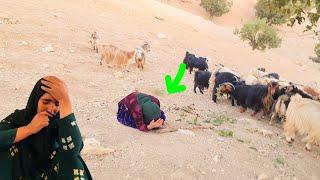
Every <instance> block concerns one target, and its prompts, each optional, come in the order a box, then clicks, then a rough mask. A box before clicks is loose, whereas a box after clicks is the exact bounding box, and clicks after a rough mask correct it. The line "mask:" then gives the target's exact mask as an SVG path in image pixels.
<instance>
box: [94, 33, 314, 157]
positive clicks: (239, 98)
mask: <svg viewBox="0 0 320 180" xmlns="http://www.w3.org/2000/svg"><path fill="white" fill-rule="evenodd" d="M90 42H91V45H92V48H93V50H95V51H96V52H97V53H98V51H100V50H98V49H101V52H100V54H101V61H100V64H101V65H102V62H106V63H107V64H115V65H117V66H118V67H119V68H122V69H124V68H126V69H127V66H128V63H129V62H130V59H134V60H135V62H136V64H137V66H138V68H141V69H143V65H144V63H145V56H146V52H148V51H149V50H150V46H149V44H148V43H145V44H143V46H142V47H139V48H136V49H135V50H134V51H124V50H121V49H119V48H117V47H115V46H113V45H98V37H97V33H96V32H94V33H93V34H91V40H90ZM183 63H185V64H186V67H187V69H189V73H190V74H191V73H192V71H193V69H198V70H197V71H195V75H194V92H195V93H196V89H197V88H198V89H199V91H200V92H201V93H202V94H203V90H204V89H205V88H206V89H208V88H209V84H210V82H214V85H213V89H212V100H213V101H214V102H215V103H217V100H218V97H220V96H222V95H223V94H226V95H227V97H228V99H230V101H231V105H232V106H235V105H237V106H240V112H241V113H243V112H245V111H246V110H247V108H250V109H252V110H253V113H252V114H251V115H252V116H255V115H256V114H257V113H259V112H260V111H261V110H262V111H263V115H262V118H265V117H266V116H269V117H270V124H271V125H272V124H274V123H275V121H276V120H280V121H279V122H280V123H282V124H283V129H284V134H285V137H286V140H287V142H289V143H292V142H293V141H294V139H295V134H296V132H298V133H299V134H301V135H305V137H304V138H303V139H302V141H303V142H306V146H305V149H306V150H308V151H310V150H311V145H313V144H314V145H320V93H319V92H317V90H315V89H313V88H311V87H308V86H302V85H298V84H295V83H293V82H290V81H288V80H285V79H283V78H280V76H279V74H277V73H266V69H265V68H263V67H261V68H257V69H253V70H252V71H251V73H250V74H248V75H245V76H239V75H238V74H237V73H236V72H234V71H233V70H231V69H230V68H227V67H225V66H223V65H222V64H219V65H216V70H215V72H213V73H212V72H210V71H209V67H208V60H207V58H203V57H196V56H195V55H194V54H191V53H189V52H188V51H187V52H186V55H185V58H184V60H183Z"/></svg>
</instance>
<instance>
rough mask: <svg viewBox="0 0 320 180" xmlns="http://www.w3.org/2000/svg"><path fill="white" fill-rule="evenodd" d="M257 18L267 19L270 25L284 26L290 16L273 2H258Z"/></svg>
mask: <svg viewBox="0 0 320 180" xmlns="http://www.w3.org/2000/svg"><path fill="white" fill-rule="evenodd" d="M255 9H256V17H258V18H260V19H263V18H266V19H267V23H268V24H269V25H272V24H277V25H279V24H283V23H285V22H287V19H288V18H289V14H284V11H280V8H279V6H278V5H277V4H276V3H275V1H273V0H258V2H257V4H256V6H255Z"/></svg>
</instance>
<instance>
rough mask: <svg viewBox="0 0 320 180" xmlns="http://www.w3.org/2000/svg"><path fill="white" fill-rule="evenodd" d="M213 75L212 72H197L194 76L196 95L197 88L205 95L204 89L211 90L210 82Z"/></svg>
mask: <svg viewBox="0 0 320 180" xmlns="http://www.w3.org/2000/svg"><path fill="white" fill-rule="evenodd" d="M211 75H212V73H211V72H210V71H196V72H195V74H194V93H197V91H196V88H197V87H198V88H199V91H200V92H201V93H202V94H203V90H204V88H206V89H208V88H209V80H210V77H211Z"/></svg>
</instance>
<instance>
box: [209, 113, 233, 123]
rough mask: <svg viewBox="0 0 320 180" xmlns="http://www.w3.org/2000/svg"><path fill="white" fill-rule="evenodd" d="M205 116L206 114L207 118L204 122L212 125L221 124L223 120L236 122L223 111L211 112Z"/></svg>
mask: <svg viewBox="0 0 320 180" xmlns="http://www.w3.org/2000/svg"><path fill="white" fill-rule="evenodd" d="M207 116H208V118H207V119H206V121H205V122H208V123H211V124H213V125H214V126H221V125H222V124H224V123H225V122H229V123H231V124H234V123H235V122H236V120H235V119H233V118H231V117H228V116H227V115H225V114H223V113H215V112H211V113H210V114H208V115H207Z"/></svg>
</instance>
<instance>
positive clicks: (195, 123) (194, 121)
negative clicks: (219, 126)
mask: <svg viewBox="0 0 320 180" xmlns="http://www.w3.org/2000/svg"><path fill="white" fill-rule="evenodd" d="M193 125H200V123H199V121H198V116H196V117H195V118H194V119H193Z"/></svg>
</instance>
